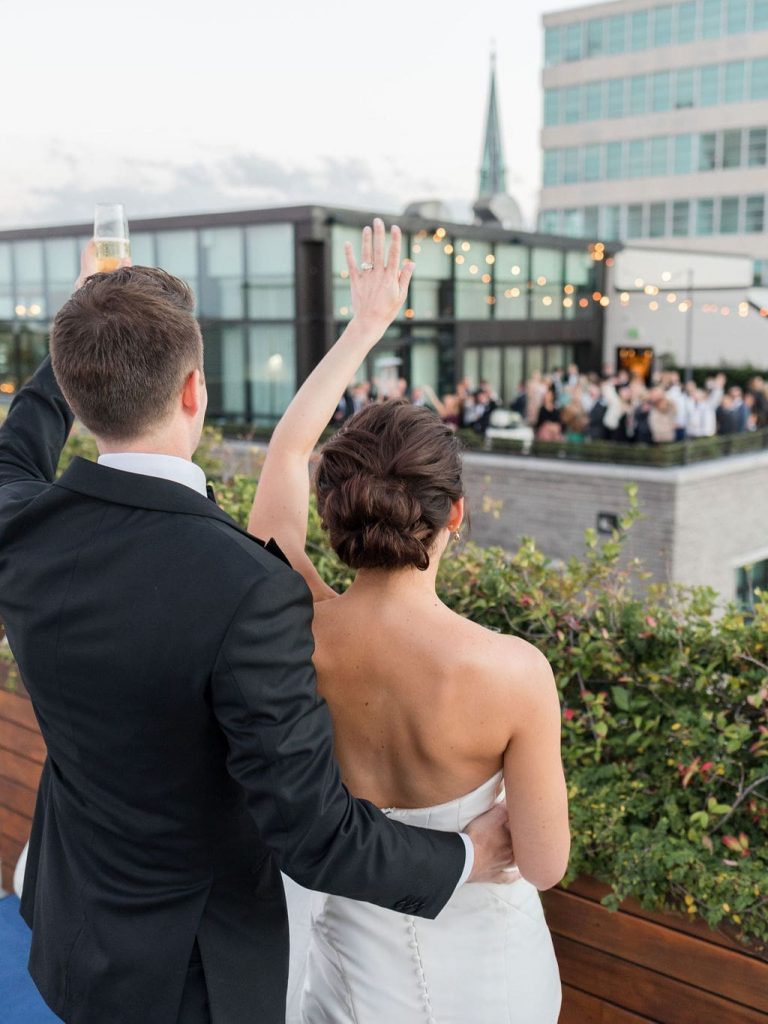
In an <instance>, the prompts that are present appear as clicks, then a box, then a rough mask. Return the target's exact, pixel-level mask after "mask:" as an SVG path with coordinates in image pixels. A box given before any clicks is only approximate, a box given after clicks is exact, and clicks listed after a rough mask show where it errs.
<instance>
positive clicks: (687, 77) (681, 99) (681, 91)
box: [675, 68, 694, 110]
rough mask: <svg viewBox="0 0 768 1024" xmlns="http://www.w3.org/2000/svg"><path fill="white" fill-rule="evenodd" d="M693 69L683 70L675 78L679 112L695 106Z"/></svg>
mask: <svg viewBox="0 0 768 1024" xmlns="http://www.w3.org/2000/svg"><path fill="white" fill-rule="evenodd" d="M693 81H694V79H693V68H683V69H682V70H681V71H678V72H677V75H676V77H675V107H676V108H677V109H678V110H682V109H685V108H686V107H692V106H693Z"/></svg>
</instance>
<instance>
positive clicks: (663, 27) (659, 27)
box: [653, 5, 672, 46]
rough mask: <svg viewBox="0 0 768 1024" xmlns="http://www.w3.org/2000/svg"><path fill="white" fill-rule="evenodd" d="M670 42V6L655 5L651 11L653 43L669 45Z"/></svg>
mask: <svg viewBox="0 0 768 1024" xmlns="http://www.w3.org/2000/svg"><path fill="white" fill-rule="evenodd" d="M671 42H672V7H671V5H670V6H666V7H656V8H654V11H653V45H654V46H669V44H670V43H671Z"/></svg>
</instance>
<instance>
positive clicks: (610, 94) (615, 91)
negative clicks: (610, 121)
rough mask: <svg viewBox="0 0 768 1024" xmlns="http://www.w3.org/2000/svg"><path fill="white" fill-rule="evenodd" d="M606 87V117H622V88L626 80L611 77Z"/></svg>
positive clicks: (623, 88)
mask: <svg viewBox="0 0 768 1024" xmlns="http://www.w3.org/2000/svg"><path fill="white" fill-rule="evenodd" d="M606 84H607V89H606V112H605V116H606V117H624V90H625V85H626V80H625V79H623V78H612V79H610V81H608V82H607V83H606Z"/></svg>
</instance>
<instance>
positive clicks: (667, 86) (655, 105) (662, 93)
mask: <svg viewBox="0 0 768 1024" xmlns="http://www.w3.org/2000/svg"><path fill="white" fill-rule="evenodd" d="M651 107H652V109H653V110H654V111H662V110H671V109H672V73H671V72H670V71H658V72H657V73H656V74H655V75H652V76H651Z"/></svg>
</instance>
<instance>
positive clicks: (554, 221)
mask: <svg viewBox="0 0 768 1024" xmlns="http://www.w3.org/2000/svg"><path fill="white" fill-rule="evenodd" d="M539 230H540V231H541V232H542V234H545V235H556V234H557V232H558V231H559V230H560V211H559V210H542V211H541V213H540V214H539Z"/></svg>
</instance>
